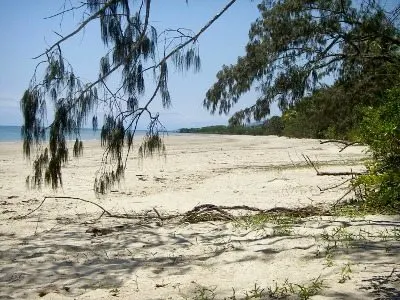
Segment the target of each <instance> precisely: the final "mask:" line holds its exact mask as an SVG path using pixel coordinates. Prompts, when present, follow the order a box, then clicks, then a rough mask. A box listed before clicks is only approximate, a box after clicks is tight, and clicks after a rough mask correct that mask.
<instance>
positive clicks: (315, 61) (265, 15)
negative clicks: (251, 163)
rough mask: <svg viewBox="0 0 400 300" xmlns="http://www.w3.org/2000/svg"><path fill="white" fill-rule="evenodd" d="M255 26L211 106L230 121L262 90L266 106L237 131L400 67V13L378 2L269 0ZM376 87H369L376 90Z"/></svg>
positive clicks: (210, 95) (252, 110) (246, 113)
mask: <svg viewBox="0 0 400 300" xmlns="http://www.w3.org/2000/svg"><path fill="white" fill-rule="evenodd" d="M259 10H260V13H261V16H260V18H258V19H257V20H256V21H255V22H254V23H253V24H252V26H251V29H250V32H249V39H250V40H249V42H248V44H247V46H246V54H245V56H243V57H239V58H238V60H237V63H236V64H235V65H230V66H223V68H222V70H221V71H220V72H218V74H217V82H216V83H215V84H214V85H213V86H212V87H211V88H210V89H209V91H208V92H207V95H206V97H205V100H204V106H205V107H206V108H207V109H209V110H210V111H211V112H212V113H215V112H217V111H218V112H219V113H220V114H222V113H228V112H229V111H230V110H231V108H232V107H233V106H234V104H235V103H237V102H238V100H239V98H240V96H241V95H242V94H243V93H245V92H247V91H249V90H250V89H251V87H252V86H253V84H255V83H258V84H259V89H260V91H261V96H260V98H259V99H258V100H257V101H256V103H255V104H254V105H252V106H250V107H248V108H245V109H243V110H240V111H238V112H237V113H235V114H234V116H233V117H232V118H231V119H230V123H231V124H233V125H235V124H240V123H243V122H244V121H247V122H249V121H250V120H251V119H252V118H253V119H255V120H261V119H262V118H263V117H265V116H267V115H268V114H269V112H270V105H271V103H273V102H278V105H279V107H280V108H281V109H282V110H283V111H285V110H286V109H287V108H290V107H292V106H293V105H294V104H295V103H296V102H298V101H299V100H300V99H302V98H303V97H304V96H310V95H311V94H312V93H313V92H314V91H316V90H318V89H321V88H324V87H326V86H327V83H326V82H328V81H332V79H333V81H334V82H341V83H343V84H344V83H346V82H348V81H353V80H354V81H353V82H356V81H357V80H358V79H359V78H360V76H363V79H364V80H365V79H368V78H370V77H371V76H372V77H375V78H376V77H379V76H380V77H381V81H384V80H385V79H386V78H387V77H388V75H389V76H390V74H387V73H384V74H379V72H378V70H379V68H380V67H381V66H382V65H386V66H387V67H386V70H389V69H391V70H393V69H396V70H397V69H399V67H400V51H399V49H400V33H399V22H398V21H399V16H400V5H397V6H395V7H391V8H390V10H389V11H388V10H385V7H383V6H382V5H381V4H380V2H378V1H374V0H363V1H361V2H360V1H354V2H352V1H350V0H311V1H310V0H284V1H270V0H269V1H267V0H264V1H262V2H261V4H260V5H259ZM371 81H372V80H369V82H371Z"/></svg>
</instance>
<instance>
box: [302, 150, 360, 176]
mask: <svg viewBox="0 0 400 300" xmlns="http://www.w3.org/2000/svg"><path fill="white" fill-rule="evenodd" d="M302 155H303V157H304V159H305V161H306V162H307V164H308V165H309V166H311V167H313V168H314V170H315V172H316V173H317V175H318V176H358V175H364V174H365V172H354V171H350V172H347V171H343V172H321V171H319V170H318V169H317V167H316V166H315V164H314V163H313V162H312V160H311V159H310V158H309V157H308V156H307V155H304V154H302Z"/></svg>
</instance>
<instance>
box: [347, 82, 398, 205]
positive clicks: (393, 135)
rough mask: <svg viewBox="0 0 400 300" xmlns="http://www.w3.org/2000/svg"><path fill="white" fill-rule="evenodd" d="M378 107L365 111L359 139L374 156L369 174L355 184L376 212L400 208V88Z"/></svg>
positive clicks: (392, 91) (391, 92) (387, 96)
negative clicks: (377, 210)
mask: <svg viewBox="0 0 400 300" xmlns="http://www.w3.org/2000/svg"><path fill="white" fill-rule="evenodd" d="M383 100H384V101H383V104H382V105H381V106H379V107H377V108H367V109H365V110H364V118H363V120H362V122H361V124H360V132H359V138H360V140H361V141H362V142H363V143H365V144H366V145H368V146H369V151H370V153H371V154H372V159H371V161H370V162H369V163H368V164H367V170H368V174H367V175H362V176H359V177H358V178H357V179H356V181H355V185H356V186H358V187H360V188H361V191H362V196H363V197H365V200H366V201H367V203H368V204H369V205H372V206H373V207H374V208H376V209H382V210H387V209H390V210H395V211H397V212H398V211H399V209H400V86H399V87H395V88H392V89H391V90H389V91H388V92H387V94H386V95H385V97H384V99H383Z"/></svg>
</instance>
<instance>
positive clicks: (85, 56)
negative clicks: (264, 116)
mask: <svg viewBox="0 0 400 300" xmlns="http://www.w3.org/2000/svg"><path fill="white" fill-rule="evenodd" d="M66 2H67V3H69V0H67V1H66ZM72 2H74V1H72ZM227 2H228V0H189V4H188V5H186V2H185V0H168V1H166V0H153V4H152V6H153V8H152V15H151V19H150V20H151V23H152V25H153V26H155V27H157V28H178V27H185V28H190V29H192V30H193V31H195V32H196V31H197V30H199V29H200V28H201V27H202V26H203V25H204V24H205V23H206V22H207V21H208V20H209V19H210V18H211V17H213V16H214V15H215V14H216V13H217V12H218V11H219V10H220V9H221V8H222V7H223V6H224V5H225V4H226V3H227ZM257 2H258V1H251V0H238V2H237V3H236V4H234V5H233V6H232V7H231V8H230V10H228V11H227V12H226V14H225V15H223V16H222V17H221V19H220V20H218V21H217V22H216V23H215V24H214V25H213V26H212V27H211V28H210V29H209V30H208V31H207V32H205V33H204V35H202V36H201V38H200V39H199V42H200V55H201V59H202V69H201V72H200V73H196V74H194V73H192V72H187V73H185V74H180V73H176V72H175V73H174V72H170V77H169V79H170V81H169V87H170V92H171V96H172V107H171V108H170V109H168V110H164V109H163V108H162V107H161V105H160V104H159V103H155V104H154V105H152V107H151V109H152V110H153V111H159V112H160V115H161V120H162V121H163V123H164V125H165V126H166V127H167V129H168V130H173V129H177V128H181V127H198V126H205V125H210V124H226V123H227V120H228V118H229V116H225V115H224V116H219V115H218V114H217V115H213V116H212V115H210V113H209V112H207V111H206V110H205V109H204V108H203V106H202V101H203V99H204V96H205V93H206V91H207V89H208V88H209V87H210V86H211V85H212V84H213V83H214V81H215V75H216V73H217V72H218V71H219V69H220V68H221V66H222V65H223V64H231V63H234V62H235V61H236V59H237V57H238V56H240V55H243V54H244V47H245V45H246V42H247V39H248V35H247V34H248V30H249V27H250V24H251V22H253V21H254V20H255V19H256V18H257V17H258V15H259V13H258V10H257ZM63 3H64V0H35V1H32V0H19V1H4V2H3V3H2V10H1V12H0V28H1V30H0V40H1V46H0V54H1V55H0V66H1V69H0V125H20V124H21V123H22V117H21V113H20V110H19V99H20V97H21V96H22V93H23V91H24V90H25V89H26V88H27V86H28V84H29V80H30V78H31V76H32V74H33V71H34V68H35V65H36V61H34V60H33V59H32V57H34V56H36V55H37V54H40V53H41V52H43V50H44V49H45V48H46V46H48V45H49V44H51V43H52V42H54V41H55V40H56V39H57V35H56V34H55V33H54V32H53V30H54V31H56V32H58V33H60V34H63V35H65V34H67V33H69V32H70V31H71V30H72V29H73V28H75V26H76V24H78V23H79V21H81V18H82V15H81V14H79V13H76V14H74V15H73V14H68V15H66V16H65V17H64V18H63V19H62V20H61V18H53V19H44V18H45V17H47V16H50V15H53V14H55V13H57V12H59V11H60V9H61V8H62V5H63ZM166 3H168V4H166ZM63 51H64V55H65V56H66V57H67V58H68V59H69V61H70V62H71V63H72V64H73V66H74V68H75V72H76V73H77V74H78V75H79V76H80V77H82V78H85V79H87V80H89V81H90V80H93V79H95V78H96V77H97V74H98V66H99V62H98V59H99V57H101V55H102V54H103V52H104V46H103V45H102V44H101V42H100V34H99V26H98V23H97V22H96V23H95V24H92V25H91V26H89V27H88V28H87V29H86V30H85V32H83V33H81V34H79V35H77V36H76V37H75V38H74V39H72V40H71V41H68V42H67V43H65V44H64V45H63ZM256 98H257V94H256V92H254V91H252V92H250V93H248V94H246V95H244V96H243V97H242V99H240V101H239V103H238V105H237V106H236V107H235V109H239V108H241V107H245V106H247V105H250V104H251V103H253V102H254V101H255V99H256ZM235 109H234V110H233V111H232V112H234V111H235ZM276 112H277V110H276V109H275V111H274V113H276ZM49 115H50V114H49ZM143 126H144V125H142V127H143Z"/></svg>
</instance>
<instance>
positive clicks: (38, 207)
mask: <svg viewBox="0 0 400 300" xmlns="http://www.w3.org/2000/svg"><path fill="white" fill-rule="evenodd" d="M47 199H68V200H78V201H82V202H86V203H90V204H93V205H95V206H97V207H98V208H100V209H101V210H102V214H101V216H100V217H99V218H98V219H100V218H101V217H102V216H103V215H104V214H106V215H107V216H108V217H121V216H119V215H114V214H112V213H110V212H109V211H108V210H106V209H105V208H104V207H103V206H101V205H99V204H97V203H95V202H93V201H90V200H86V199H82V198H78V197H68V196H59V197H57V196H54V197H52V196H45V197H44V199H43V200H42V202H40V204H39V205H38V206H37V207H36V208H35V209H34V210H32V211H30V212H29V213H27V214H25V215H22V216H16V217H15V219H24V218H26V217H28V216H29V215H31V214H33V213H34V212H35V211H37V210H38V209H40V208H41V207H42V205H43V204H44V202H45V201H46V200H47Z"/></svg>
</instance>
